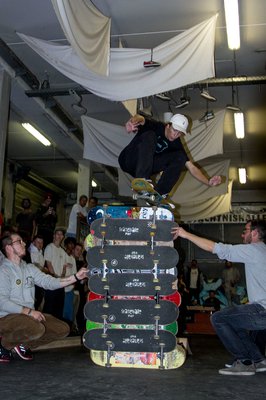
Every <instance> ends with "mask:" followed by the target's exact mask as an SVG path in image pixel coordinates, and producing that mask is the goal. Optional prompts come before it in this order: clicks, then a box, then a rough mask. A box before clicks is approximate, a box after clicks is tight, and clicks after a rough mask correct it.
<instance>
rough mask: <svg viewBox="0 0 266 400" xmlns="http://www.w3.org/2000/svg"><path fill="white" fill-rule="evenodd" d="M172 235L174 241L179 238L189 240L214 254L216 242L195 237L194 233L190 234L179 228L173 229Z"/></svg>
mask: <svg viewBox="0 0 266 400" xmlns="http://www.w3.org/2000/svg"><path fill="white" fill-rule="evenodd" d="M172 234H173V235H174V236H173V240H175V239H176V238H177V237H181V238H183V239H187V240H189V241H190V242H192V243H194V244H195V245H196V246H198V247H200V248H201V249H202V250H206V251H209V252H210V253H212V252H213V249H214V245H215V242H213V241H212V240H209V239H205V238H202V237H200V236H197V235H194V234H193V233H189V232H187V231H185V229H183V228H180V227H179V226H178V227H177V228H173V229H172Z"/></svg>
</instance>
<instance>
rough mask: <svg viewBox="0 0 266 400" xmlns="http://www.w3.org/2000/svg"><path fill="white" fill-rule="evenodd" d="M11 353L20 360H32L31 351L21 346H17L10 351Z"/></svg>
mask: <svg viewBox="0 0 266 400" xmlns="http://www.w3.org/2000/svg"><path fill="white" fill-rule="evenodd" d="M12 353H13V354H14V355H18V356H19V357H20V358H22V360H25V361H31V360H32V359H33V355H32V352H31V350H30V349H29V348H28V347H26V346H24V345H23V344H19V345H17V346H15V347H14V348H13V349H12Z"/></svg>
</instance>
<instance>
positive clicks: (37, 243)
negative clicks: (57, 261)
mask: <svg viewBox="0 0 266 400" xmlns="http://www.w3.org/2000/svg"><path fill="white" fill-rule="evenodd" d="M28 253H29V255H30V262H31V263H32V264H34V265H35V266H36V267H37V268H39V270H40V271H42V272H47V270H46V269H45V267H44V264H45V261H44V256H43V237H42V236H41V235H35V236H34V238H33V241H32V242H31V244H30V246H29V248H28ZM43 300H44V289H43V288H41V287H40V286H35V304H34V308H35V310H39V309H40V308H41V304H42V303H43Z"/></svg>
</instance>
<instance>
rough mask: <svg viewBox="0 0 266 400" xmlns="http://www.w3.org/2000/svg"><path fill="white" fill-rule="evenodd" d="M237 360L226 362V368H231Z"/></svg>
mask: <svg viewBox="0 0 266 400" xmlns="http://www.w3.org/2000/svg"><path fill="white" fill-rule="evenodd" d="M235 361H236V360H232V361H231V362H228V363H225V364H224V366H225V368H231V367H232V366H233V364H234V363H235Z"/></svg>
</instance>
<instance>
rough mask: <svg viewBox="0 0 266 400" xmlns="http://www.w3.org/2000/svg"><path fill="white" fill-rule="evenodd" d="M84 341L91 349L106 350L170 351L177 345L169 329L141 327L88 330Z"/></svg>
mask: <svg viewBox="0 0 266 400" xmlns="http://www.w3.org/2000/svg"><path fill="white" fill-rule="evenodd" d="M83 343H84V345H85V347H87V348H88V349H90V350H105V351H109V352H110V351H113V350H115V351H133V352H135V351H145V352H151V353H154V352H155V353H157V352H161V351H163V352H169V351H172V350H174V348H175V347H176V337H175V336H174V335H173V334H172V333H171V332H168V331H161V330H159V331H158V335H155V334H154V332H153V331H149V330H141V329H109V330H107V331H106V333H103V331H102V329H93V330H91V331H86V332H85V333H84V335H83Z"/></svg>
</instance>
